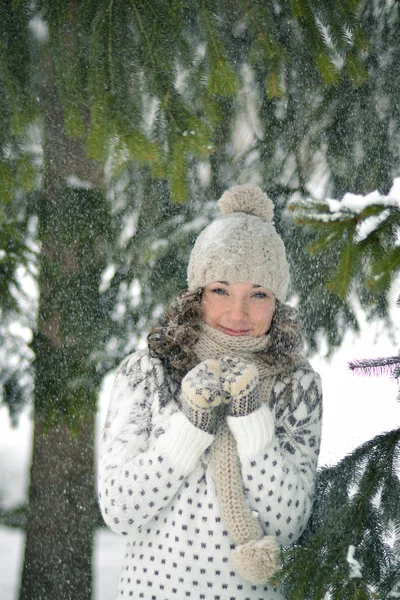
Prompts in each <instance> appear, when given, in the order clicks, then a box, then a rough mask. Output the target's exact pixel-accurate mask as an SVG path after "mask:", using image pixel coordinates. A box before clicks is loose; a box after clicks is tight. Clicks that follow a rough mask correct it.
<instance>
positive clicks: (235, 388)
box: [221, 356, 261, 417]
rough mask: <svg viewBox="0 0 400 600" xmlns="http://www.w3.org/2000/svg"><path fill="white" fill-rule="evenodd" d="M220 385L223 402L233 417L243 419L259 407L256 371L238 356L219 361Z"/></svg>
mask: <svg viewBox="0 0 400 600" xmlns="http://www.w3.org/2000/svg"><path fill="white" fill-rule="evenodd" d="M221 385H222V392H223V395H224V402H226V403H228V404H229V413H230V415H231V416H233V417H244V416H246V415H249V414H251V413H252V412H254V411H255V410H257V409H258V408H260V406H261V397H260V385H259V377H258V369H257V367H256V365H254V364H253V363H250V362H247V361H246V360H243V359H242V358H239V357H238V356H224V358H223V359H222V360H221Z"/></svg>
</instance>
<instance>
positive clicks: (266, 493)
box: [98, 351, 322, 600]
mask: <svg viewBox="0 0 400 600" xmlns="http://www.w3.org/2000/svg"><path fill="white" fill-rule="evenodd" d="M176 395H177V390H176V386H174V385H173V384H172V382H171V381H170V380H169V378H168V377H167V376H166V375H165V372H164V369H163V366H162V364H161V362H160V361H159V360H158V359H154V358H151V357H150V356H149V355H148V353H147V351H141V352H137V353H135V354H133V355H131V356H129V357H127V358H126V359H125V360H124V361H123V363H122V365H121V366H120V368H119V370H118V372H117V375H116V377H115V381H114V386H113V391H112V395H111V401H110V407H109V410H108V414H107V418H106V423H105V426H104V430H103V436H102V441H101V449H100V460H99V478H98V489H99V502H100V507H101V510H102V514H103V517H104V520H105V522H106V524H107V525H108V526H109V527H110V528H111V529H112V530H113V531H115V532H117V533H119V534H122V535H125V536H127V545H126V553H125V557H124V561H123V566H122V571H121V575H120V580H119V586H118V596H117V597H118V599H122V598H135V599H138V598H141V599H143V600H171V599H173V598H177V599H179V600H180V599H183V598H190V599H191V600H272V599H280V600H282V599H283V596H282V594H281V592H280V590H279V588H277V587H274V586H271V585H253V584H251V583H249V582H248V581H246V580H244V579H243V578H242V577H241V576H240V575H239V574H237V573H236V572H235V571H234V570H233V566H232V563H231V559H230V554H231V550H232V549H233V547H234V544H233V541H232V539H231V538H230V536H229V534H228V531H227V530H226V528H225V526H224V523H223V521H222V518H221V512H220V508H219V504H218V498H217V495H216V489H215V483H214V479H213V472H212V465H211V462H210V449H211V445H212V442H213V440H214V436H213V435H211V434H209V433H207V432H205V431H202V430H201V429H198V428H196V427H195V426H194V425H192V424H191V423H190V421H189V420H188V419H187V418H186V417H185V416H184V414H183V413H182V412H181V411H180V410H179V406H178V403H177V401H176ZM321 407H322V404H321V386H320V379H319V376H318V375H317V374H316V373H314V372H313V371H312V370H306V369H303V368H299V369H297V370H296V371H295V372H294V373H293V374H292V375H290V376H285V377H280V378H279V377H277V378H276V381H274V385H273V388H272V393H271V397H270V398H269V399H268V405H267V404H264V405H263V406H262V407H261V408H260V409H259V410H257V411H256V412H255V413H252V414H251V415H248V416H244V417H230V418H229V419H228V424H229V426H230V427H231V430H232V433H233V435H234V437H235V438H236V441H237V448H238V454H239V458H240V462H241V467H242V478H243V483H244V489H245V493H246V498H247V501H248V503H249V506H250V508H251V509H252V510H253V511H254V512H255V513H256V514H257V515H258V518H259V521H260V523H261V525H262V527H263V529H264V531H265V534H266V535H275V536H276V538H277V541H278V543H279V544H280V545H281V546H284V545H287V544H290V543H293V542H295V541H296V540H297V539H298V537H299V536H300V535H301V533H302V532H303V530H304V528H305V526H306V524H307V521H308V518H309V515H310V511H311V507H312V496H313V489H314V477H315V470H316V465H317V458H318V452H319V443H320V431H321V418H322V408H321ZM232 419H233V423H232ZM265 432H267V433H265ZM249 440H251V443H248V442H249Z"/></svg>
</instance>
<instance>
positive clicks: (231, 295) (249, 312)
mask: <svg viewBox="0 0 400 600" xmlns="http://www.w3.org/2000/svg"><path fill="white" fill-rule="evenodd" d="M201 307H202V314H203V321H204V323H206V325H210V327H214V329H218V330H219V331H222V332H223V333H225V334H227V335H232V336H241V335H247V336H252V337H259V336H261V335H264V333H266V332H267V331H268V329H269V328H270V325H271V321H272V317H273V314H274V310H275V295H274V293H273V292H271V290H269V289H268V288H265V287H262V286H260V285H256V284H253V283H247V282H242V281H214V282H213V283H209V284H208V285H206V286H205V287H204V290H203V296H202V299H201Z"/></svg>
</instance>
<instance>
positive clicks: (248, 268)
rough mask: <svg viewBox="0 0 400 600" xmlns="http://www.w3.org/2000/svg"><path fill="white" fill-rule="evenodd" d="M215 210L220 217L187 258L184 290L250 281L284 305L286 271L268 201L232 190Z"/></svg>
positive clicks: (250, 189) (256, 191) (248, 189)
mask: <svg viewBox="0 0 400 600" xmlns="http://www.w3.org/2000/svg"><path fill="white" fill-rule="evenodd" d="M220 206H221V209H222V211H223V212H224V213H225V214H223V215H222V216H220V217H219V218H217V219H216V220H215V221H213V222H212V223H211V224H210V225H208V226H207V227H206V228H205V229H204V230H203V231H202V232H201V233H200V235H199V236H198V238H197V240H196V242H195V245H194V247H193V250H192V252H191V255H190V260H189V265H188V274H187V279H188V288H189V290H191V291H194V290H196V289H197V288H199V287H204V286H205V285H207V284H208V283H211V282H213V281H251V282H253V283H257V284H258V285H261V286H265V287H266V288H268V289H270V290H271V291H272V292H273V293H274V294H275V296H276V297H277V298H278V299H279V300H281V301H282V302H284V301H285V298H286V292H287V287H288V283H289V268H288V263H287V260H286V252H285V247H284V244H283V241H282V239H281V238H280V236H279V235H278V234H277V232H276V230H275V227H274V225H273V224H272V222H271V219H272V216H273V204H272V202H271V200H270V199H269V198H268V197H267V196H266V195H265V194H264V192H262V190H261V189H260V188H258V187H257V186H252V185H245V186H234V187H233V188H231V189H230V190H228V191H226V192H225V193H224V194H223V196H222V198H221V200H220ZM264 219H265V220H264Z"/></svg>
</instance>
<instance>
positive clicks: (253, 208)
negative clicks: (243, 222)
mask: <svg viewBox="0 0 400 600" xmlns="http://www.w3.org/2000/svg"><path fill="white" fill-rule="evenodd" d="M218 204H219V207H220V209H221V212H222V213H223V214H224V215H228V214H230V213H235V212H242V213H246V214H248V215H254V216H255V217H260V219H262V220H263V221H265V222H267V223H268V222H270V221H272V219H273V217H274V205H273V203H272V201H271V200H270V199H269V198H268V196H267V195H266V194H265V193H264V192H263V191H262V190H261V189H260V188H259V187H257V186H256V185H235V186H233V187H231V188H230V189H229V190H227V191H226V192H225V193H224V194H223V195H222V196H221V198H220V200H219V202H218Z"/></svg>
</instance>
